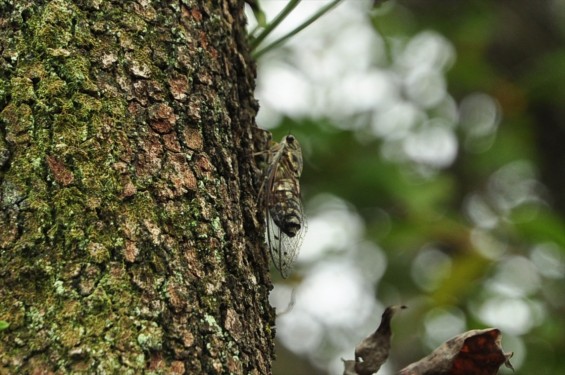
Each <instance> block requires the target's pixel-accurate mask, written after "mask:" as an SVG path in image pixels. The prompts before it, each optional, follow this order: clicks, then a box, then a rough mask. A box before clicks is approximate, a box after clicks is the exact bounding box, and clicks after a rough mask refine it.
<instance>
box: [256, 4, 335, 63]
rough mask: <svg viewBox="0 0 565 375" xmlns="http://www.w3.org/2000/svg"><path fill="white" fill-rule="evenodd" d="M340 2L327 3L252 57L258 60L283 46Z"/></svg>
mask: <svg viewBox="0 0 565 375" xmlns="http://www.w3.org/2000/svg"><path fill="white" fill-rule="evenodd" d="M341 1H342V0H334V1H332V2H331V3H329V4H328V5H326V6H324V7H322V8H320V9H319V10H318V12H316V13H315V14H314V15H313V16H312V17H310V18H309V19H307V20H306V21H304V22H303V23H302V24H301V25H300V26H298V27H297V28H296V29H294V30H292V31H290V32H289V33H288V34H286V35H283V36H282V37H280V38H279V39H277V40H275V41H274V42H273V43H271V44H269V45H268V46H266V47H264V48H262V49H260V50H259V51H257V52H255V53H253V57H254V58H255V59H258V58H259V57H260V56H262V55H264V54H265V53H267V52H269V51H270V50H272V49H274V48H276V47H278V46H280V45H281V44H283V43H284V42H286V41H287V40H288V39H290V38H292V37H293V36H294V35H296V34H298V33H299V32H301V31H302V30H304V29H305V28H307V27H308V26H310V24H312V23H313V22H314V21H316V20H317V19H318V18H320V17H322V16H323V15H324V14H326V13H327V12H328V11H330V10H331V9H332V8H333V7H335V6H336V5H337V4H339V3H340V2H341Z"/></svg>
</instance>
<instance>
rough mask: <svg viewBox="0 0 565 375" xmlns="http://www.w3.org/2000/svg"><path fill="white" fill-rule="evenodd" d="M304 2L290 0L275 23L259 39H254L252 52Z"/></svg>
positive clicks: (266, 28) (265, 29)
mask: <svg viewBox="0 0 565 375" xmlns="http://www.w3.org/2000/svg"><path fill="white" fill-rule="evenodd" d="M300 1H302V0H290V1H289V2H288V4H287V5H286V6H285V7H284V9H283V10H282V11H281V12H280V13H279V14H278V15H277V16H276V17H275V19H274V20H273V22H271V23H269V24H268V25H267V27H265V28H264V29H263V31H262V32H261V34H259V35H257V38H255V39H253V40H252V41H251V43H250V45H251V50H255V48H257V46H258V45H259V44H261V42H262V41H263V40H265V38H266V37H267V36H268V35H269V34H270V33H271V32H272V31H273V30H274V29H275V28H276V27H277V26H278V25H279V24H280V23H281V22H282V21H283V20H284V19H285V18H286V17H287V16H288V15H289V14H290V12H292V11H293V10H294V8H296V7H297V6H298V4H299V3H300Z"/></svg>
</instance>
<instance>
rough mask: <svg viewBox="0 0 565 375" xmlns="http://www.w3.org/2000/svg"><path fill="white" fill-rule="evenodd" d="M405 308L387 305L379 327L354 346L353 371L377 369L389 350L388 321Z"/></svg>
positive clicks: (362, 373)
mask: <svg viewBox="0 0 565 375" xmlns="http://www.w3.org/2000/svg"><path fill="white" fill-rule="evenodd" d="M405 308H406V306H403V305H394V306H389V307H387V308H386V309H385V311H384V312H383V315H382V318H381V324H380V325H379V328H377V330H376V331H375V332H374V333H373V334H371V335H370V336H368V337H367V338H365V339H364V340H363V341H361V342H360V343H359V345H357V346H356V347H355V371H356V373H357V374H358V375H370V374H374V373H376V372H377V371H379V369H380V368H381V366H382V364H383V363H384V362H385V361H386V359H387V358H388V355H389V352H390V338H391V336H392V331H391V328H390V321H391V319H392V317H393V315H394V314H395V313H396V312H397V311H398V310H401V309H405Z"/></svg>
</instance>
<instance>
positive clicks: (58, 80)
mask: <svg viewBox="0 0 565 375" xmlns="http://www.w3.org/2000/svg"><path fill="white" fill-rule="evenodd" d="M243 5H244V4H243V1H239V0H232V1H217V2H212V1H199V2H197V1H151V0H145V1H144V0H140V1H135V2H133V1H131V2H130V1H125V2H121V1H99V0H82V1H69V0H54V1H27V0H18V1H15V0H14V1H3V2H1V3H0V51H1V58H0V321H5V322H6V323H7V324H9V326H8V328H6V329H4V330H2V331H0V373H2V374H4V373H34V372H37V371H40V370H42V371H45V372H42V373H58V374H59V373H61V374H63V373H122V372H128V371H129V373H142V372H143V371H145V370H153V371H154V373H166V374H171V373H178V374H182V373H186V374H203V373H206V374H220V373H234V374H242V373H245V374H254V373H255V374H259V373H260V374H268V373H270V362H271V357H272V353H273V343H272V336H273V332H272V330H271V327H272V324H273V319H274V316H273V312H272V309H271V308H270V306H269V304H268V298H267V297H268V291H269V289H270V288H271V282H270V279H269V275H268V259H267V256H266V254H265V249H264V245H263V223H262V221H261V220H260V218H258V217H257V216H256V212H257V208H256V203H257V202H256V187H255V185H254V184H256V181H254V179H255V178H256V174H257V173H256V169H255V168H256V167H255V166H254V164H253V163H254V161H253V157H252V155H253V153H254V152H255V151H256V150H255V149H254V147H253V145H254V141H253V137H252V127H253V126H254V125H253V124H254V116H255V113H256V107H257V106H256V103H255V101H254V99H253V89H254V81H253V78H254V74H255V72H254V69H255V68H254V65H253V63H252V62H251V60H250V59H249V58H248V51H247V47H246V44H245V19H244V14H243Z"/></svg>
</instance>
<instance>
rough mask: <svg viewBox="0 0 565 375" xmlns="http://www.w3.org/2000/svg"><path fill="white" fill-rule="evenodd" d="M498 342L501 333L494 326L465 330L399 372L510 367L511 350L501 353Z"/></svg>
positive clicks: (485, 371) (454, 373)
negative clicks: (503, 365)
mask: <svg viewBox="0 0 565 375" xmlns="http://www.w3.org/2000/svg"><path fill="white" fill-rule="evenodd" d="M501 341H502V335H501V333H500V330H498V329H496V328H487V329H476V330H471V331H467V332H465V333H462V334H460V335H458V336H455V337H454V338H452V339H450V340H449V341H446V342H445V343H443V344H442V345H441V346H439V347H438V348H437V349H436V350H434V351H433V352H432V353H431V354H430V355H428V356H427V357H424V358H422V359H421V360H419V361H418V362H414V363H412V364H411V365H409V366H407V367H405V368H404V369H402V370H400V373H399V374H400V375H471V374H472V375H496V374H497V373H498V369H499V367H500V366H501V365H502V364H505V365H506V366H507V367H509V368H512V365H511V364H510V358H511V357H512V355H513V353H512V352H510V353H504V351H503V350H502V345H501ZM512 369H513V368H512Z"/></svg>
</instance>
